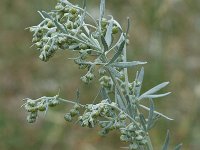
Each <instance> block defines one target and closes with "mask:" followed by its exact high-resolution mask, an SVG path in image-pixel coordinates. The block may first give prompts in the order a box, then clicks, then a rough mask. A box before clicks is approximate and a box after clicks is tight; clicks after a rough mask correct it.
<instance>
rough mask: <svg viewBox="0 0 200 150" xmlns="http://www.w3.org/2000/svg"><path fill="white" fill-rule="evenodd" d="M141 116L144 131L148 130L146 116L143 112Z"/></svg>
mask: <svg viewBox="0 0 200 150" xmlns="http://www.w3.org/2000/svg"><path fill="white" fill-rule="evenodd" d="M139 117H140V122H141V125H142V127H143V129H144V131H147V127H146V120H145V118H144V115H143V114H140V115H139Z"/></svg>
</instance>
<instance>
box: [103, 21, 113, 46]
mask: <svg viewBox="0 0 200 150" xmlns="http://www.w3.org/2000/svg"><path fill="white" fill-rule="evenodd" d="M112 28H113V18H112V19H111V20H110V23H109V25H108V28H107V31H106V35H105V40H106V43H107V45H108V47H110V45H111V44H112Z"/></svg>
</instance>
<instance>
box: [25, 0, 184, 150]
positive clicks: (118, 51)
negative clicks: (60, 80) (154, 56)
mask: <svg viewBox="0 0 200 150" xmlns="http://www.w3.org/2000/svg"><path fill="white" fill-rule="evenodd" d="M38 12H39V14H40V15H41V17H42V21H41V22H40V23H39V24H38V25H37V26H32V27H30V28H29V29H30V31H31V32H32V33H33V40H32V42H33V43H34V45H35V46H36V47H37V50H38V51H39V53H40V55H39V58H40V59H41V60H42V61H45V62H46V61H48V60H49V59H50V58H51V57H53V55H54V54H55V53H57V52H59V51H65V50H68V51H72V52H73V53H75V55H76V57H75V58H73V61H74V63H76V64H77V65H78V66H79V68H80V69H84V70H85V71H86V73H85V75H84V76H82V77H81V78H80V79H81V80H82V81H83V82H84V83H86V84H90V83H91V82H92V80H93V79H94V78H95V80H97V79H98V80H97V81H98V83H99V84H100V86H101V89H100V92H99V93H98V95H101V99H99V100H98V101H97V100H96V101H94V100H91V103H90V104H81V103H80V102H79V100H78V99H79V94H78V92H77V101H70V100H66V99H63V98H60V97H59V95H56V96H54V97H46V96H43V97H41V98H38V99H36V100H32V99H30V98H26V99H24V104H23V105H22V106H23V107H24V108H25V110H26V111H27V112H28V116H27V121H28V122H29V123H34V122H36V120H37V118H38V112H47V111H48V109H49V108H50V107H52V106H57V105H60V104H65V103H67V104H71V105H72V108H71V110H69V111H68V112H67V113H66V114H65V115H64V119H65V120H66V121H68V122H71V121H73V120H74V118H75V117H77V118H78V121H77V122H78V123H79V124H80V125H81V126H82V127H89V128H94V127H95V126H99V127H100V128H101V130H100V132H99V133H100V135H103V136H105V135H107V134H108V133H109V132H111V131H119V132H120V134H121V135H120V140H121V141H123V142H126V143H127V147H123V148H125V149H129V150H153V149H154V148H153V145H152V144H151V140H150V136H149V133H148V132H149V130H150V129H151V128H152V127H153V125H154V123H155V121H157V120H158V119H159V118H160V117H163V118H165V119H167V120H172V119H171V118H169V117H167V116H165V115H163V114H162V113H160V112H157V111H156V110H154V103H153V99H155V98H160V97H163V96H166V95H168V94H170V92H168V93H164V94H156V93H157V92H158V91H159V90H160V89H162V88H164V87H165V86H166V85H168V83H169V82H164V83H161V84H159V85H157V86H155V87H153V88H152V89H150V90H148V91H147V92H145V93H141V92H140V91H141V87H142V82H143V76H144V68H143V67H141V69H140V70H139V71H138V72H136V75H135V79H134V81H130V80H129V77H128V73H127V70H128V69H129V68H133V67H135V66H137V65H144V64H146V62H143V61H127V58H126V55H127V54H126V50H127V45H128V43H129V39H128V32H129V26H130V23H129V19H127V28H126V30H125V31H124V30H123V29H122V27H121V25H120V23H118V22H117V21H116V20H115V19H114V18H113V16H111V15H109V16H105V14H104V13H105V0H101V2H100V13H99V18H94V17H93V16H92V15H91V14H90V13H89V12H88V11H87V10H86V0H85V1H84V4H83V7H80V6H77V5H74V4H71V3H70V2H69V1H67V0H59V1H58V3H57V4H56V6H55V9H54V10H52V11H50V12H46V11H38ZM88 20H89V21H88ZM145 100H148V101H149V106H145V105H144V104H142V103H143V101H145ZM141 110H146V111H148V116H145V115H144V114H143V113H142V112H141ZM77 118H76V120H77ZM76 120H75V121H76ZM168 145H169V133H167V136H166V140H165V142H164V144H163V147H162V150H167V149H168ZM180 148H181V144H180V145H177V146H176V147H175V149H174V150H179V149H180Z"/></svg>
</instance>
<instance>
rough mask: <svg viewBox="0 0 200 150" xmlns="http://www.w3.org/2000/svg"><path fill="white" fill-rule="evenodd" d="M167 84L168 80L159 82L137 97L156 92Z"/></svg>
mask: <svg viewBox="0 0 200 150" xmlns="http://www.w3.org/2000/svg"><path fill="white" fill-rule="evenodd" d="M168 84H169V82H164V83H161V84H159V85H157V86H155V87H153V88H152V89H150V90H149V91H147V92H145V93H143V94H142V95H141V96H140V97H139V99H142V98H143V97H146V95H152V94H154V93H156V92H157V91H159V90H160V89H162V88H164V87H165V86H167V85H168Z"/></svg>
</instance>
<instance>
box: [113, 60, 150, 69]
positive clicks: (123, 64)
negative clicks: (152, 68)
mask: <svg viewBox="0 0 200 150" xmlns="http://www.w3.org/2000/svg"><path fill="white" fill-rule="evenodd" d="M146 63H147V62H141V61H132V62H116V63H113V64H112V65H113V66H115V67H118V68H128V67H134V66H137V65H144V64H146Z"/></svg>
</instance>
